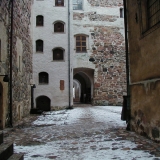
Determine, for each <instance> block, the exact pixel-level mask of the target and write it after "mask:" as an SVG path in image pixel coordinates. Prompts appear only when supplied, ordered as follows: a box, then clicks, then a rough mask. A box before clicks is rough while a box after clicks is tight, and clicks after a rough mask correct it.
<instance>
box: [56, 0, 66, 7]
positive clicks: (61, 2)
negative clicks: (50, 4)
mask: <svg viewBox="0 0 160 160" xmlns="http://www.w3.org/2000/svg"><path fill="white" fill-rule="evenodd" d="M55 6H64V0H55Z"/></svg>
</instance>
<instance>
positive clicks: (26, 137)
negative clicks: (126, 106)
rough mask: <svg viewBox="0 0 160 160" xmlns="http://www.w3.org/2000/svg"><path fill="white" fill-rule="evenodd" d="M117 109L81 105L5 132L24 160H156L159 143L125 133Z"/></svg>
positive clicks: (159, 157) (27, 120)
mask: <svg viewBox="0 0 160 160" xmlns="http://www.w3.org/2000/svg"><path fill="white" fill-rule="evenodd" d="M121 109H122V108H121V107H114V106H90V105H85V106H84V105H82V106H78V107H76V106H75V107H74V109H72V110H62V111H51V112H45V113H43V114H42V115H30V116H29V117H27V118H25V119H24V120H23V122H21V123H19V125H17V126H16V127H14V128H11V129H5V130H4V131H3V132H4V136H5V137H4V138H5V142H8V141H9V142H11V141H13V142H14V149H15V150H14V152H16V153H24V159H25V160H50V159H56V160H112V159H117V160H160V144H158V143H155V142H153V141H151V140H149V139H147V138H145V137H142V136H140V135H137V134H136V133H134V132H128V131H126V130H125V128H126V123H125V122H124V121H121V119H120V116H121Z"/></svg>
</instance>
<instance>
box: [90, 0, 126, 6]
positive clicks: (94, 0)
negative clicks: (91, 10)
mask: <svg viewBox="0 0 160 160" xmlns="http://www.w3.org/2000/svg"><path fill="white" fill-rule="evenodd" d="M88 2H89V3H90V4H91V6H96V7H99V6H100V7H112V6H122V5H123V3H122V0H88Z"/></svg>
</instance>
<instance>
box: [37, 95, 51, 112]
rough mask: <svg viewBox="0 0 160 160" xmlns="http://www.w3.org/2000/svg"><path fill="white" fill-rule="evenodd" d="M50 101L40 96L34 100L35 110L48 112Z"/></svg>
mask: <svg viewBox="0 0 160 160" xmlns="http://www.w3.org/2000/svg"><path fill="white" fill-rule="evenodd" d="M50 103H51V100H50V99H49V98H48V97H46V96H40V97H38V98H37V99H36V108H38V109H40V110H43V111H50V110H51V107H50Z"/></svg>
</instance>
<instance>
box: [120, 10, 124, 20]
mask: <svg viewBox="0 0 160 160" xmlns="http://www.w3.org/2000/svg"><path fill="white" fill-rule="evenodd" d="M120 18H124V9H123V8H120Z"/></svg>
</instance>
